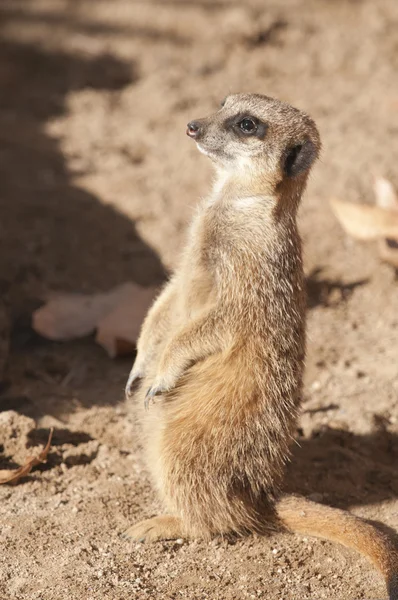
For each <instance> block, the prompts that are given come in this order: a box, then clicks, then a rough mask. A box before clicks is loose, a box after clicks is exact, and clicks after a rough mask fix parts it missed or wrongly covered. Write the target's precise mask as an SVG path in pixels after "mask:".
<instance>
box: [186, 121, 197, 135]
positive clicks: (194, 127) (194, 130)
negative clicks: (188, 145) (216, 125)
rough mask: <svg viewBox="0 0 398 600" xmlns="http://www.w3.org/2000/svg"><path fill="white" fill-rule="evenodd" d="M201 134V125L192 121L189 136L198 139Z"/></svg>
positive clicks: (189, 126) (188, 128) (188, 131)
mask: <svg viewBox="0 0 398 600" xmlns="http://www.w3.org/2000/svg"><path fill="white" fill-rule="evenodd" d="M199 133H200V123H198V122H197V121H190V122H189V123H188V125H187V135H188V136H189V137H191V138H196V137H198V135H199Z"/></svg>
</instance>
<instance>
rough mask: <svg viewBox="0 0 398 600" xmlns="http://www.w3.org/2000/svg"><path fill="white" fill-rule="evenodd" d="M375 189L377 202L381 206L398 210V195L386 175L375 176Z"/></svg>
mask: <svg viewBox="0 0 398 600" xmlns="http://www.w3.org/2000/svg"><path fill="white" fill-rule="evenodd" d="M373 190H374V193H375V196H376V204H377V206H380V208H387V209H391V210H398V196H397V194H396V192H395V188H394V186H393V185H392V183H391V181H389V180H388V179H386V178H385V177H375V179H374V182H373Z"/></svg>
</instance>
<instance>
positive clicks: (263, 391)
mask: <svg viewBox="0 0 398 600" xmlns="http://www.w3.org/2000/svg"><path fill="white" fill-rule="evenodd" d="M187 134H188V136H189V137H191V138H192V139H193V140H194V141H195V142H196V144H197V147H198V149H199V150H200V151H201V152H202V153H204V154H205V155H207V156H208V157H209V158H210V159H211V161H212V162H213V164H214V166H215V170H216V175H217V176H216V180H215V183H214V186H213V189H212V192H211V194H210V195H209V197H208V198H207V199H206V200H204V201H203V202H202V204H201V205H200V207H199V208H198V211H197V214H196V216H195V218H194V219H193V223H192V225H191V227H190V231H189V235H188V243H187V245H186V247H185V250H184V251H183V253H182V257H181V260H180V263H179V266H178V268H177V269H176V271H175V273H174V275H173V276H172V277H171V279H170V281H169V283H168V284H167V285H166V287H165V289H164V290H163V292H162V293H161V295H160V296H159V298H158V299H157V301H155V303H154V305H153V306H152V308H151V309H150V311H149V313H148V315H147V318H146V320H145V321H144V323H143V326H142V332H141V335H140V338H139V341H138V344H137V357H136V361H135V363H134V365H133V368H132V370H131V373H130V377H129V379H128V382H127V386H126V395H127V396H128V397H129V396H131V395H132V394H133V393H134V391H135V389H136V388H137V387H138V388H139V391H137V396H138V398H141V399H142V400H143V402H140V403H139V410H140V420H141V422H142V425H143V431H144V440H145V443H144V445H145V451H146V458H147V463H148V468H149V471H150V472H151V474H152V477H153V481H154V483H155V485H156V488H157V490H158V492H159V495H160V497H161V499H162V501H163V503H164V504H165V506H166V507H167V510H168V514H167V515H160V516H156V517H154V518H151V519H147V520H145V521H142V522H140V523H138V524H136V525H133V526H132V527H130V528H129V529H128V530H127V532H126V535H127V536H129V537H131V538H133V539H135V540H140V541H155V540H161V539H172V538H184V537H187V538H195V537H201V538H209V537H211V536H213V535H216V534H228V533H231V532H234V533H235V534H239V535H244V534H247V533H250V532H257V533H260V534H267V533H270V532H272V531H276V530H278V529H285V530H290V531H293V532H299V533H302V534H307V535H314V536H319V537H323V538H325V539H328V540H331V541H336V542H340V543H341V544H344V545H345V546H348V547H349V548H354V549H356V550H357V551H359V552H362V553H363V554H365V555H366V556H367V557H368V558H370V559H371V560H372V561H373V563H374V564H375V565H376V567H378V569H379V570H380V571H381V572H382V573H383V575H384V577H385V579H386V582H387V586H388V589H389V598H390V600H398V554H397V551H396V548H395V546H394V545H393V543H392V541H390V540H389V539H388V537H387V536H385V534H384V533H382V532H381V531H379V530H378V529H376V528H375V527H373V526H372V525H370V524H369V523H367V522H366V521H364V520H362V519H360V518H358V517H356V516H354V515H351V514H350V513H348V512H345V511H342V510H338V509H334V508H331V507H328V506H324V505H321V504H318V503H315V502H312V501H310V500H307V499H305V498H302V497H298V496H280V492H279V489H280V484H281V481H282V478H283V474H284V467H285V465H286V462H287V461H288V460H289V457H290V447H291V444H292V441H293V439H294V434H295V430H296V426H297V420H298V416H299V409H300V401H301V394H302V377H303V368H304V358H305V313H306V297H305V284H304V274H303V265H302V251H301V241H300V236H299V233H298V229H297V224H296V214H297V209H298V205H299V202H300V199H301V196H302V193H303V191H304V188H305V186H306V182H307V178H308V174H309V172H310V169H311V167H312V165H313V163H314V161H315V160H316V159H317V157H318V155H319V151H320V146H321V144H320V138H319V134H318V130H317V128H316V125H315V123H314V121H313V120H312V119H311V118H310V117H309V116H307V115H306V114H305V113H303V112H301V111H299V110H297V109H296V108H293V107H292V106H290V105H288V104H286V103H284V102H280V101H278V100H275V99H272V98H269V97H267V96H262V95H258V94H236V95H235V94H234V95H229V96H228V97H227V98H226V99H225V100H224V102H223V103H222V105H221V108H220V109H219V110H218V111H217V112H216V113H215V114H213V115H211V116H210V117H207V118H203V119H199V120H195V121H191V122H190V123H189V124H188V129H187Z"/></svg>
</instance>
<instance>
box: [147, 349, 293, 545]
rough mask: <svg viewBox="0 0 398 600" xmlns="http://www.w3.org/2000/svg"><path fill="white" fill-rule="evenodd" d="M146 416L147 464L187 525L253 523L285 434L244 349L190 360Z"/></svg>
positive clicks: (272, 481) (246, 526)
mask: <svg viewBox="0 0 398 600" xmlns="http://www.w3.org/2000/svg"><path fill="white" fill-rule="evenodd" d="M157 411H159V412H158V414H157V415H156V412H157ZM159 416H160V417H161V418H159ZM147 419H148V420H147V427H146V428H147V431H148V432H149V433H148V439H147V457H148V465H149V468H150V470H151V471H152V474H153V478H154V481H155V482H156V484H157V487H158V490H159V492H160V494H161V496H162V498H163V500H164V502H165V504H166V506H167V507H168V509H169V510H170V511H171V512H172V513H174V514H178V515H180V516H181V517H182V518H183V520H184V522H185V523H187V524H188V525H189V529H190V531H192V532H193V533H194V534H195V535H202V536H203V535H206V534H211V533H216V532H227V531H246V530H254V529H256V528H258V524H259V523H260V522H263V517H264V514H266V510H265V509H266V508H269V505H270V502H271V501H272V499H273V495H274V491H275V488H276V486H277V485H278V483H279V480H280V477H281V474H282V470H283V465H284V463H285V461H286V459H287V457H288V454H289V452H288V444H289V442H290V437H289V436H287V435H286V429H285V428H284V427H283V425H282V424H281V423H280V422H279V420H278V418H277V413H276V411H273V410H272V407H271V406H267V402H266V398H265V390H264V389H262V387H261V383H260V382H259V381H258V379H257V378H256V374H255V365H253V361H252V362H251V364H248V361H247V358H246V357H245V353H242V355H241V354H240V353H237V354H234V355H233V356H231V354H228V353H225V354H220V355H216V356H212V357H209V358H208V359H206V360H204V361H203V362H201V363H199V364H197V365H195V366H194V367H192V368H191V369H190V370H189V372H188V373H187V375H186V376H184V378H183V379H182V381H181V382H180V384H179V385H178V387H177V388H176V390H175V391H173V392H172V393H171V394H170V395H169V396H168V397H166V399H165V400H164V401H163V402H162V404H161V405H159V406H158V407H156V406H155V407H154V413H153V414H152V415H150V414H149V415H148V416H147ZM259 515H262V517H261V519H260V517H259Z"/></svg>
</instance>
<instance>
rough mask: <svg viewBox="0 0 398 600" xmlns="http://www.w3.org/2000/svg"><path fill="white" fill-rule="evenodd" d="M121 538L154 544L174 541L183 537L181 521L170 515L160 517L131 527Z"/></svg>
mask: <svg viewBox="0 0 398 600" xmlns="http://www.w3.org/2000/svg"><path fill="white" fill-rule="evenodd" d="M122 537H124V538H130V539H132V540H135V541H137V542H156V541H158V540H175V539H177V538H181V537H184V534H183V527H182V522H181V519H179V518H178V517H172V516H171V515H161V516H158V517H153V518H152V519H145V521H140V522H139V523H136V524H135V525H132V526H131V527H129V528H128V529H127V530H126V531H125V532H124V533H123V534H122Z"/></svg>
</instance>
